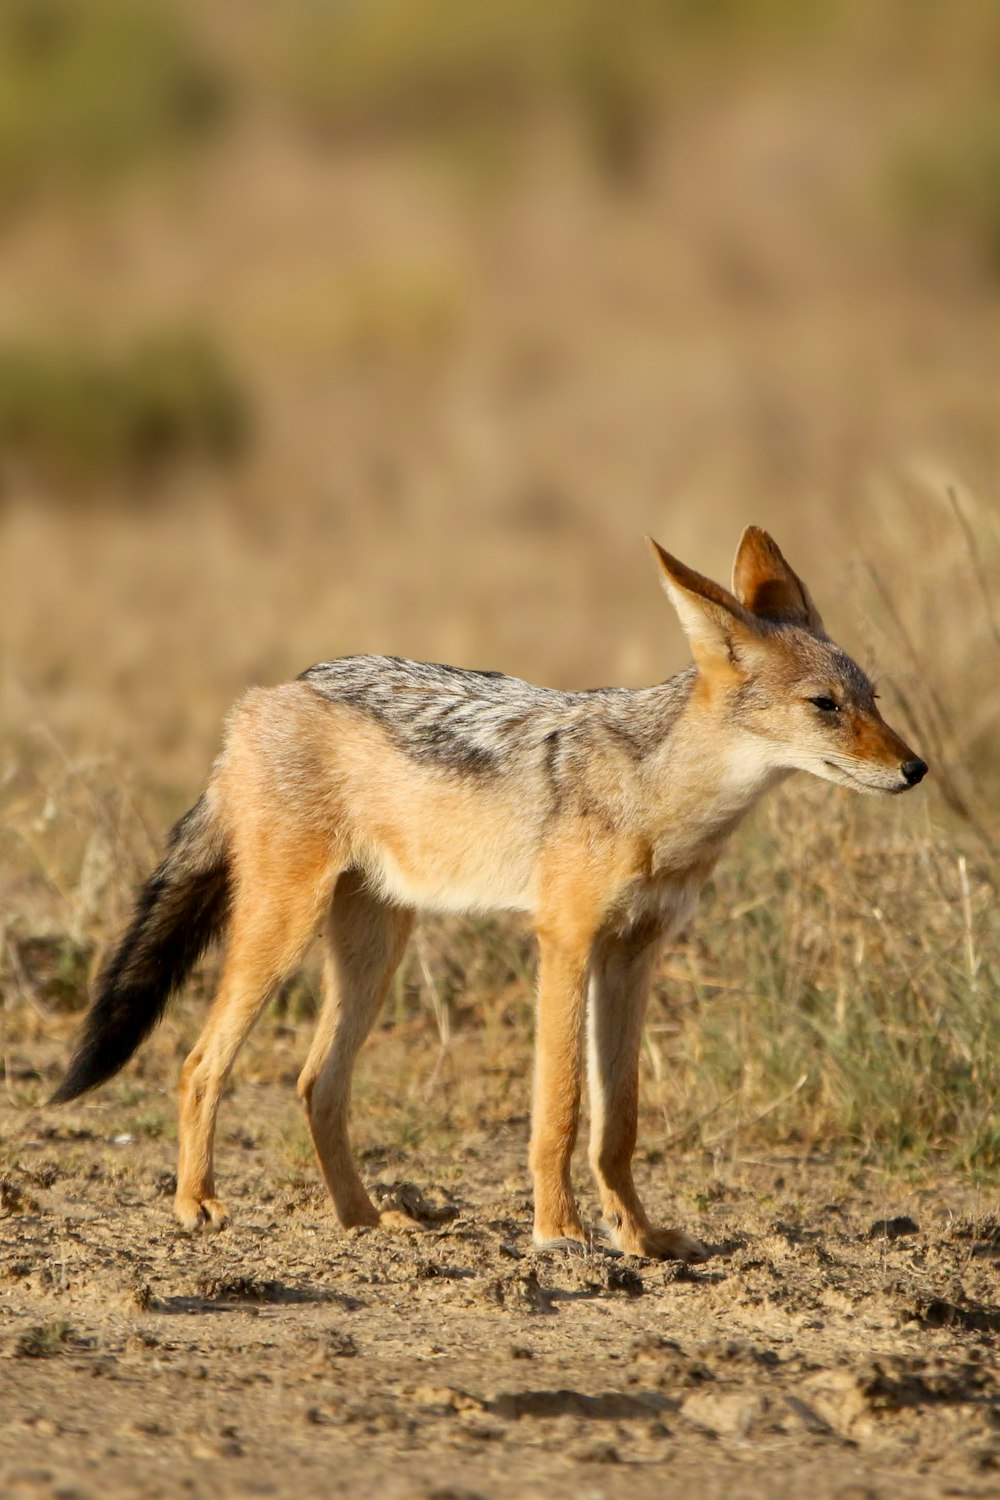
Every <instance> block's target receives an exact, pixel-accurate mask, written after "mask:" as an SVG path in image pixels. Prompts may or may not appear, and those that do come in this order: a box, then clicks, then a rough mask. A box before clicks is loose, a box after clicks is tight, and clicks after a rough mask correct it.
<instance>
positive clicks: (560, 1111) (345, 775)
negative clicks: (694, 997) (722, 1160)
mask: <svg viewBox="0 0 1000 1500" xmlns="http://www.w3.org/2000/svg"><path fill="white" fill-rule="evenodd" d="M651 547H652V550H653V555H654V557H655V559H656V561H657V563H658V565H659V568H660V571H661V575H662V582H663V585H664V587H665V589H666V592H667V594H668V595H669V597H670V600H671V602H672V604H673V605H674V608H675V609H676V610H677V613H678V615H679V616H680V620H681V624H682V625H683V627H684V630H685V631H686V633H687V636H688V638H689V641H690V644H691V649H692V654H693V656H694V664H693V665H692V666H690V667H688V668H687V670H686V671H683V672H681V673H680V674H679V675H678V676H676V677H674V678H672V679H671V680H670V681H669V682H665V683H661V684H659V685H658V686H656V687H648V688H641V689H638V690H636V691H632V690H629V689H624V688H596V689H594V690H591V691H587V692H556V691H554V690H553V689H551V688H543V687H533V686H531V685H530V684H528V683H525V682H520V681H517V680H516V679H514V678H511V677H505V676H502V675H500V674H499V673H495V672H473V671H466V670H463V669H459V668H456V667H446V666H432V665H427V664H425V663H420V662H412V661H403V660H400V659H398V658H396V657H384V656H360V657H347V658H344V659H342V660H339V661H330V662H323V663H321V664H320V665H318V666H314V667H310V668H309V669H308V671H306V672H304V673H303V674H302V676H301V677H299V678H298V680H297V681H295V682H292V683H287V684H285V685H283V686H280V687H275V688H270V689H259V688H257V689H252V690H251V691H250V692H248V693H247V694H246V696H245V697H244V698H242V699H241V700H240V702H239V703H238V704H237V705H236V707H235V708H234V710H233V712H232V714H231V716H230V718H229V721H228V726H227V731H226V736H225V743H224V747H223V750H222V752H221V754H220V756H219V758H218V760H217V761H216V763H215V766H214V768H213V770H212V773H211V776H210V779H209V783H208V787H207V789H206V790H205V792H204V794H203V795H202V796H201V798H200V799H199V800H198V802H197V803H196V804H195V806H194V807H193V808H192V809H191V811H190V812H189V813H187V815H186V816H185V817H184V818H182V819H181V821H180V822H179V823H178V824H177V826H176V827H175V828H174V830H173V832H172V833H171V835H170V839H169V842H168V845H167V850H166V854H165V856H164V858H163V861H162V863H161V864H160V866H159V867H158V869H157V870H156V871H155V872H154V873H153V875H152V876H151V877H150V878H149V880H148V881H147V883H146V885H145V886H144V887H143V889H142V890H141V892H140V894H139V897H138V901H137V904H136V908H135V912H134V915H133V918H132V922H131V925H130V926H129V928H128V930H127V932H126V933H125V936H124V937H123V939H122V941H121V943H120V945H119V946H118V948H117V950H116V951H115V953H114V955H113V956H112V958H111V960H110V962H109V963H108V965H107V967H106V969H105V970H104V973H103V975H102V976H101V978H100V980H99V981H98V985H97V990H96V995H95V997H94V1000H93V1004H92V1006H91V1008H90V1011H89V1013H88V1015H87V1018H86V1021H85V1023H84V1028H83V1033H82V1037H81V1039H80V1042H79V1045H78V1048H77V1051H76V1053H75V1055H74V1057H73V1060H72V1063H71V1065H70V1068H69V1071H68V1073H67V1076H66V1078H65V1080H64V1081H63V1083H62V1085H61V1087H60V1088H59V1089H58V1091H57V1092H56V1094H55V1096H54V1102H58V1103H61V1102H64V1101H66V1100H69V1099H74V1098H76V1097H77V1096H78V1095H79V1094H82V1093H83V1092H84V1091H85V1090H87V1089H90V1088H93V1087H95V1086H96V1085H97V1084H99V1083H102V1082H103V1081H104V1080H105V1079H107V1078H110V1077H111V1076H112V1075H113V1074H114V1073H116V1072H117V1071H118V1070H119V1068H121V1067H122V1066H123V1065H124V1064H125V1062H126V1061H127V1060H128V1059H129V1058H130V1057H131V1056H132V1054H133V1052H134V1051H135V1050H136V1048H137V1047H138V1046H139V1044H140V1043H141V1042H142V1041H143V1039H144V1038H145V1037H146V1036H147V1035H148V1034H149V1032H150V1031H151V1030H152V1028H153V1027H154V1026H155V1024H156V1022H157V1021H158V1020H159V1018H160V1016H161V1015H162V1013H163V1011H164V1009H165V1007H166V1004H167V1001H168V999H169V997H170V994H171V992H172V991H173V990H174V989H176V988H177V986H178V985H180V984H181V983H182V981H183V980H184V979H185V977H186V975H187V974H188V972H189V970H190V969H191V967H192V965H193V964H194V963H195V961H196V960H197V959H198V957H199V956H200V954H201V953H202V951H203V950H204V949H205V948H206V947H207V945H208V944H209V943H210V942H211V941H212V940H213V939H214V938H216V937H218V936H219V935H220V934H221V933H222V931H223V929H225V928H226V927H228V929H229V943H228V951H227V954H226V959H225V965H224V968H223V972H222V978H221V983H220V985H219V990H218V994H217V997H216V999H215V1002H214V1004H213V1006H212V1008H211V1011H210V1014H209V1017H208V1021H207V1023H206V1025H205V1028H204V1030H203V1031H202V1033H201V1036H200V1037H199V1039H198V1041H197V1043H196V1045H195V1047H194V1050H193V1051H192V1052H191V1054H190V1056H189V1057H188V1058H187V1061H186V1062H185V1064H184V1067H183V1070H182V1073H181V1080H180V1130H179V1140H180V1151H179V1160H178V1167H177V1198H176V1210H177V1216H178V1218H179V1219H180V1221H181V1223H182V1224H183V1225H185V1226H187V1227H188V1228H194V1227H196V1226H197V1225H199V1224H202V1225H207V1226H211V1227H214V1228H219V1227H221V1226H222V1225H223V1224H225V1222H226V1220H227V1217H228V1216H227V1212H226V1208H225V1206H224V1204H223V1203H222V1202H221V1201H220V1199H219V1198H218V1197H217V1196H216V1187H215V1172H214V1166H213V1145H214V1135H215V1122H216V1115H217V1111H218V1106H219V1099H220V1095H221V1092H222V1089H223V1085H224V1083H225V1081H226V1078H227V1076H228V1074H229V1071H230V1069H231V1068H232V1066H233V1062H234V1060H235V1058H236V1054H237V1052H238V1051H239V1048H240V1046H241V1044H242V1042H243V1041H244V1040H245V1038H246V1036H247V1035H248V1033H249V1031H250V1029H251V1027H252V1026H253V1024H254V1022H255V1021H256V1019H257V1017H258V1016H259V1015H260V1013H261V1010H262V1009H263V1007H264V1005H265V1003H266V1002H267V999H268V997H269V995H271V993H272V992H273V990H274V988H275V986H276V985H277V984H279V983H280V981H281V980H282V979H283V978H284V976H286V975H287V974H288V973H289V971H290V970H291V969H293V968H294V966H295V965H296V964H297V963H298V961H299V960H300V958H301V957H302V954H303V952H304V950H305V948H306V947H307V945H308V944H309V942H310V940H311V939H312V937H313V935H314V934H315V932H316V931H317V929H318V928H319V926H320V924H322V926H323V931H324V936H325V940H326V941H325V963H324V1000H323V1006H322V1011H321V1014H320V1018H319V1024H318V1026H317V1030H316V1035H315V1039H314V1041H313V1043H312V1047H311V1049H310V1052H309V1055H308V1058H307V1059H306V1063H305V1066H304V1068H303V1070H302V1073H301V1075H300V1077H299V1082H298V1091H299V1094H300V1096H301V1098H302V1100H303V1102H304V1105H305V1110H306V1114H307V1117H308V1121H309V1127H310V1130H311V1132H312V1138H313V1141H314V1143H315V1148H316V1154H317V1157H318V1158H319V1163H320V1166H321V1168H322V1171H323V1175H324V1177H325V1178H326V1182H327V1185H328V1187H329V1190H330V1193H331V1195H332V1197H333V1201H334V1204H335V1206H336V1211H337V1215H338V1218H339V1220H340V1222H341V1224H342V1225H344V1226H345V1227H350V1226H353V1225H372V1226H374V1225H379V1224H381V1225H383V1226H385V1227H387V1228H391V1227H400V1225H408V1226H410V1227H416V1226H415V1225H414V1224H413V1221H412V1220H409V1219H408V1218H407V1217H406V1215H404V1214H401V1213H400V1212H398V1211H395V1212H392V1211H384V1212H382V1213H380V1212H379V1211H378V1210H377V1209H376V1207H375V1205H374V1204H373V1203H372V1201H371V1199H370V1197H369V1196H368V1193H367V1192H366V1190H365V1187H364V1184H363V1183H362V1180H361V1177H360V1175H359V1173H358V1170H357V1167H356V1165H355V1163H354V1159H353V1157H352V1155H351V1150H350V1145H349V1140H348V1108H349V1099H350V1090H351V1075H352V1072H353V1069H354V1063H355V1059H356V1057H357V1054H358V1051H359V1049H360V1047H361V1045H362V1043H363V1042H364V1040H365V1038H366V1037H367V1035H368V1033H369V1032H370V1030H371V1028H372V1025H373V1023H374V1021H375V1018H376V1016H377V1014H378V1011H379V1008H380V1006H381V1005H382V1002H383V1000H384V999H385V996H386V993H387V991H388V989H389V985H390V982H391V979H392V976H393V973H394V971H395V969H396V967H397V965H398V963H399V961H400V958H401V957H402V954H403V950H404V947H405V945H406V941H407V938H408V936H409V933H410V929H411V927H412V925H413V921H414V916H415V913H416V911H417V910H419V909H423V910H430V911H437V912H446V911H453V912H479V911H492V910H496V909H500V908H505V909H512V910H517V911H523V912H527V913H528V914H529V917H530V920H531V922H532V924H533V927H534V931H535V933H536V934H537V939H538V948H539V980H538V1014H537V1038H536V1049H535V1056H536V1062H535V1078H534V1104H533V1120H532V1132H531V1169H532V1174H533V1179H534V1198H535V1221H534V1235H535V1240H536V1242H537V1243H539V1244H541V1245H551V1244H558V1245H564V1246H566V1247H567V1248H570V1247H572V1245H574V1244H578V1243H584V1244H585V1243H587V1242H588V1236H587V1234H586V1233H585V1231H584V1228H583V1225H582V1223H581V1220H580V1217H579V1214H578V1211H577V1208H576V1204H575V1201H574V1197H573V1189H572V1185H571V1180H570V1163H571V1157H572V1152H573V1146H574V1142H575V1139H576V1133H577V1123H578V1116H579V1105H580V1073H581V1059H582V1055H583V1051H584V1034H585V1032H586V1052H587V1059H588V1082H589V1093H590V1163H591V1167H592V1168H593V1172H594V1175H595V1177H596V1179H597V1184H598V1187H599V1190H600V1198H601V1205H602V1209H603V1214H604V1219H605V1223H606V1226H607V1230H608V1234H609V1238H610V1241H611V1243H612V1245H613V1246H614V1247H616V1248H617V1249H619V1250H622V1251H626V1252H630V1253H632V1254H637V1255H644V1256H669V1257H674V1258H677V1259H681V1260H700V1259H702V1258H704V1256H705V1254H706V1251H705V1249H704V1247H703V1246H702V1245H701V1244H700V1243H699V1242H698V1241H697V1240H696V1239H693V1238H692V1237H691V1236H690V1235H688V1234H685V1233H683V1232H682V1231H680V1230H677V1229H661V1228H654V1227H653V1226H652V1225H651V1224H650V1221H649V1219H648V1218H647V1215H646V1213H645V1211H644V1209H643V1206H642V1204H641V1202H640V1200H639V1197H638V1194H637V1192H636V1189H635V1185H634V1183H633V1180H632V1167H631V1161H632V1155H633V1151H634V1148H635V1142H636V1117H637V1103H638V1068H639V1048H640V1040H641V1034H642V1026H643V1014H644V1009H645V1004H646V996H647V991H648V989H649V984H650V978H651V974H652V971H653V968H654V965H655V963H656V958H657V954H658V951H659V949H660V947H661V945H662V944H663V942H664V940H665V939H666V938H668V937H669V936H670V935H672V934H674V933H676V932H677V931H678V929H679V928H680V927H681V926H682V925H683V924H684V923H685V922H686V921H687V919H688V918H689V917H690V915H691V913H692V911H693V909H694V906H695V903H696V901H697V898H698V894H699V892H700V890H701V888H702V886H703V885H704V883H705V880H706V879H707V877H708V875H709V873H710V872H711V870H712V868H713V866H714V865H715V863H716V861H717V859H718V858H719V855H720V853H721V851H722V848H723V845H724V844H725V842H726V840H727V839H728V838H729V835H730V834H731V833H732V832H733V830H734V828H735V827H736V826H737V824H738V823H739V822H740V820H741V819H742V818H743V817H744V816H745V815H746V814H747V812H748V811H749V810H750V808H751V807H752V806H753V805H754V803H755V802H756V801H757V799H758V798H759V797H760V795H761V793H762V792H764V791H765V790H766V789H767V788H768V787H771V786H773V785H774V784H775V782H777V781H779V780H780V779H781V778H782V777H784V776H787V775H788V774H789V773H790V772H791V771H810V772H812V774H813V775H815V776H819V777H821V778H822V779H823V780H825V781H832V782H834V783H836V784H837V785H839V786H845V787H851V788H853V789H855V790H858V791H865V792H889V793H893V792H903V791H906V789H907V788H908V787H912V786H915V785H916V783H917V782H918V781H920V780H921V779H922V777H923V776H924V774H925V772H926V771H927V766H926V765H925V763H924V762H923V761H922V760H920V759H919V758H918V757H917V756H916V755H914V753H913V751H912V750H910V749H909V748H908V747H907V746H906V745H905V744H904V743H903V741H902V740H901V739H900V737H899V735H897V734H896V733H895V732H894V731H893V730H892V729H890V728H889V727H888V725H887V724H886V723H885V722H884V721H883V719H882V716H881V714H880V713H879V710H878V707H877V705H876V702H875V692H874V689H873V687H872V684H871V682H870V681H869V679H868V677H867V676H866V675H865V673H864V672H863V671H862V670H861V668H860V667H859V666H858V665H857V664H856V663H855V662H854V661H852V660H851V658H850V657H849V656H847V655H846V654H845V653H844V652H843V651H842V650H841V649H840V648H839V647H838V646H836V645H834V644H833V642H832V641H831V640H830V639H829V638H828V636H827V634H826V632H825V630H824V628H823V623H822V620H821V619H820V617H819V614H818V613H817V611H816V607H815V605H814V604H813V601H812V599H811V597H810V595H809V592H808V590H807V589H806V587H805V585H804V584H803V583H802V582H801V581H800V579H799V578H798V577H797V576H796V574H795V573H794V572H793V571H792V569H791V568H790V567H789V565H788V563H787V562H786V561H785V559H784V558H783V557H782V555H781V553H780V551H779V550H778V548H777V546H776V545H775V543H774V542H773V541H772V539H771V538H770V537H769V536H768V535H767V533H766V532H763V531H761V530H759V529H758V528H757V527H753V526H751V527H748V528H747V530H746V531H745V532H744V534H743V537H742V540H741V541H740V544H739V548H738V550H737V553H736V561H735V564H734V567H733V581H732V592H730V591H729V590H727V589H725V588H723V587H721V586H720V585H719V584H716V583H713V582H712V581H711V580H710V579H708V578H703V577H702V576H701V575H700V574H698V573H695V572H694V571H693V570H692V569H691V568H688V567H685V565H684V564H683V563H680V562H678V561H677V560H676V558H673V557H671V556H670V555H669V553H667V552H664V551H663V549H662V548H661V547H660V546H658V545H657V543H655V542H652V543H651Z"/></svg>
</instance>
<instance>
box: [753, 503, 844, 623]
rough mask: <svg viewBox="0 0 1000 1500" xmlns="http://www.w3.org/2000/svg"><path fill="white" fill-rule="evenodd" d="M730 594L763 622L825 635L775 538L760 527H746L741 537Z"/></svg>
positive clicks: (810, 600)
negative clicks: (769, 621) (795, 627)
mask: <svg viewBox="0 0 1000 1500" xmlns="http://www.w3.org/2000/svg"><path fill="white" fill-rule="evenodd" d="M733 593H734V594H735V595H736V597H737V599H739V601H740V603H741V604H742V605H744V606H745V608H747V609H748V610H749V611H750V613H751V614H754V615H759V617H760V618H761V619H762V620H774V621H775V622H776V623H778V624H784V625H804V626H805V627H806V629H807V630H812V631H814V632H815V634H816V635H825V634H826V631H825V630H824V628H823V621H822V619H821V618H820V613H819V610H818V609H817V608H816V606H815V604H814V603H813V601H812V596H811V594H810V593H809V590H808V589H807V588H806V586H805V584H804V583H803V582H802V579H801V578H800V577H799V576H798V574H797V573H795V572H793V570H792V569H791V568H790V567H789V566H788V564H787V563H786V561H785V559H784V558H783V557H782V555H781V552H780V551H779V549H778V544H777V542H776V541H775V540H774V538H773V537H770V536H768V534H767V532H766V531H761V529H760V527H759V526H748V527H747V529H746V531H744V533H743V535H742V536H741V537H740V545H739V546H738V547H737V549H736V558H735V560H734V562H733Z"/></svg>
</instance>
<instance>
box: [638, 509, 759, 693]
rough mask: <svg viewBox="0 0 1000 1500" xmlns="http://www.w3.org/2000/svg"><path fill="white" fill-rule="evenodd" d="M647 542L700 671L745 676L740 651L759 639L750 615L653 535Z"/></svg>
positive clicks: (726, 592) (725, 591) (730, 596)
mask: <svg viewBox="0 0 1000 1500" xmlns="http://www.w3.org/2000/svg"><path fill="white" fill-rule="evenodd" d="M646 541H647V542H648V543H649V548H650V551H651V552H652V554H653V558H654V560H655V561H656V564H657V566H658V567H659V569H660V575H661V582H662V584H663V587H664V588H665V589H666V592H667V595H668V597H669V599H670V602H671V604H672V605H673V606H674V608H675V609H676V611H677V613H678V615H679V616H680V622H681V624H682V625H683V627H684V632H685V634H686V635H687V638H688V640H689V641H690V643H691V650H692V652H693V654H694V659H695V662H696V663H697V665H698V668H699V670H701V671H702V672H704V673H706V674H708V675H711V674H712V673H716V674H718V673H720V672H725V673H726V674H727V675H729V676H732V675H733V674H734V673H735V674H736V675H742V674H741V673H740V667H739V658H738V653H739V648H740V647H741V646H742V647H745V648H748V647H750V646H752V645H753V644H754V643H755V642H756V641H757V640H758V639H759V636H758V632H757V629H756V627H755V625H754V622H753V619H752V618H751V616H750V615H748V614H747V611H746V610H745V609H744V608H743V606H742V605H741V604H740V602H739V600H737V599H734V598H733V596H732V594H731V593H730V592H729V590H728V589H724V588H723V587H722V586H721V584H718V583H713V582H712V580H711V579H710V578H704V577H702V575H701V574H700V573H696V572H695V571H694V569H693V568H688V567H686V566H685V565H684V563H682V562H678V560H677V558H676V557H671V555H670V553H669V552H665V551H664V550H663V548H662V547H661V546H660V544H659V543H658V542H654V541H653V538H652V537H651V536H648V537H647V538H646Z"/></svg>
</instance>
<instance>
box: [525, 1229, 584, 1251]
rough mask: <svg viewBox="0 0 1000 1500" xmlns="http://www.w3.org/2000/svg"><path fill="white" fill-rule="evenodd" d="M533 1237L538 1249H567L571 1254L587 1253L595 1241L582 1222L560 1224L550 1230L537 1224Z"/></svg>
mask: <svg viewBox="0 0 1000 1500" xmlns="http://www.w3.org/2000/svg"><path fill="white" fill-rule="evenodd" d="M532 1239H533V1240H534V1244H535V1249H536V1250H565V1251H568V1252H569V1254H570V1255H586V1254H587V1252H588V1251H589V1250H590V1249H591V1248H592V1247H593V1243H594V1237H593V1235H589V1234H587V1233H586V1232H585V1230H584V1229H583V1227H582V1226H581V1225H580V1224H559V1225H556V1226H554V1227H553V1228H551V1229H548V1230H545V1229H539V1228H538V1226H537V1225H536V1226H535V1231H534V1234H533V1235H532Z"/></svg>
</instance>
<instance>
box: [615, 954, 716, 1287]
mask: <svg viewBox="0 0 1000 1500" xmlns="http://www.w3.org/2000/svg"><path fill="white" fill-rule="evenodd" d="M660 936H661V935H660V933H659V931H656V932H654V931H652V930H649V929H646V930H642V929H637V930H636V931H634V932H632V933H628V934H625V935H622V936H614V937H610V936H605V937H602V938H601V939H600V941H599V942H598V943H597V944H596V945H595V949H594V954H593V960H592V963H591V967H590V987H589V988H590V1003H589V1007H588V1029H589V1036H588V1083H589V1088H590V1164H591V1167H592V1168H593V1172H594V1176H595V1177H596V1178H597V1185H598V1188H599V1190H600V1194H601V1207H602V1209H603V1212H604V1219H605V1222H606V1223H607V1225H608V1227H609V1229H610V1231H611V1237H612V1242H613V1243H614V1244H615V1245H616V1247H617V1248H618V1249H619V1250H624V1251H626V1252H627V1253H629V1254H631V1255H646V1256H654V1257H664V1258H666V1259H670V1260H682V1261H699V1260H704V1259H705V1258H706V1256H707V1254H708V1252H707V1251H706V1249H705V1247H704V1245H702V1244H701V1242H700V1241H699V1240H696V1239H693V1238H692V1236H691V1235H689V1234H685V1233H684V1232H683V1231H682V1230H680V1229H654V1228H653V1227H652V1225H651V1224H650V1222H649V1219H648V1218H647V1216H646V1211H645V1209H644V1208H643V1206H642V1203H641V1202H640V1200H639V1194H638V1193H637V1192H636V1188H635V1183H634V1182H633V1180H632V1155H633V1152H634V1151H635V1142H636V1134H637V1125H638V1112H639V1049H640V1046H641V1042H642V1024H643V1019H644V1017H645V1013H646V1000H647V997H648V995H649V985H650V979H651V976H652V970H653V965H654V963H655V960H656V956H657V953H658V952H659V948H660Z"/></svg>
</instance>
